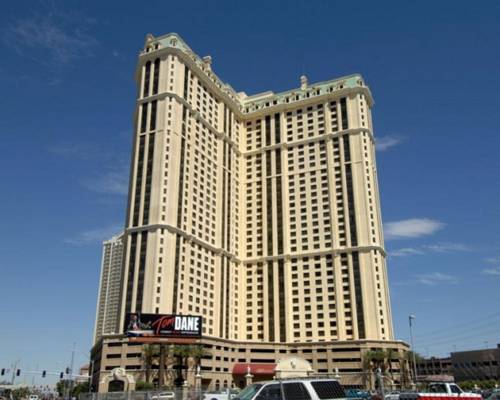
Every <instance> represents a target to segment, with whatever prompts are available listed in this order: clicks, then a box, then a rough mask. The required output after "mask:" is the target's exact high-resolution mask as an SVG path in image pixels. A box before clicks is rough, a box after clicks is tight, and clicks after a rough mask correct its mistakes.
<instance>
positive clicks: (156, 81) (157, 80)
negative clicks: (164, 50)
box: [153, 58, 160, 94]
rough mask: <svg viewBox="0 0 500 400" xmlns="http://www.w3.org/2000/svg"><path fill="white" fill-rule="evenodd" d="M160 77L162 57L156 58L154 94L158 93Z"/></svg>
mask: <svg viewBox="0 0 500 400" xmlns="http://www.w3.org/2000/svg"><path fill="white" fill-rule="evenodd" d="M159 79H160V59H159V58H157V59H156V60H155V70H154V72H153V94H157V93H158V82H159Z"/></svg>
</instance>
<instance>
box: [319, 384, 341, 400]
mask: <svg viewBox="0 0 500 400" xmlns="http://www.w3.org/2000/svg"><path fill="white" fill-rule="evenodd" d="M311 386H312V387H313V389H314V390H315V391H316V394H317V395H318V397H319V398H320V399H321V400H323V399H339V398H343V397H345V393H344V389H343V388H342V386H340V384H339V383H338V382H337V381H316V382H311Z"/></svg>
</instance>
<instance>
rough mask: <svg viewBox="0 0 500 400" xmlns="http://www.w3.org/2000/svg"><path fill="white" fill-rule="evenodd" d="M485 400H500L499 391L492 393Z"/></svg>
mask: <svg viewBox="0 0 500 400" xmlns="http://www.w3.org/2000/svg"><path fill="white" fill-rule="evenodd" d="M486 400H500V391H493V392H492V393H491V394H490V395H489V396H488V397H487V398H486Z"/></svg>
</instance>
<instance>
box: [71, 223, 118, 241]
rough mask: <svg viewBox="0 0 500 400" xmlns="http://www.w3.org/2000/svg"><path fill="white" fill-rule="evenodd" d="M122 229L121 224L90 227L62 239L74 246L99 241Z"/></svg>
mask: <svg viewBox="0 0 500 400" xmlns="http://www.w3.org/2000/svg"><path fill="white" fill-rule="evenodd" d="M122 230H123V225H121V224H113V225H109V226H106V227H103V228H96V229H90V230H86V231H83V232H80V233H79V234H77V235H76V236H74V237H70V238H66V239H64V242H65V243H69V244H73V245H76V246H84V245H88V244H95V243H101V242H103V241H105V240H107V239H110V238H111V237H112V236H114V235H116V234H118V233H119V232H120V231H122Z"/></svg>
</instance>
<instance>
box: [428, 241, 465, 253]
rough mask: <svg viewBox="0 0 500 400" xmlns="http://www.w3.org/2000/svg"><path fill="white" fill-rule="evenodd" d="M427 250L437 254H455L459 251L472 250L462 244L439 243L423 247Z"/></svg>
mask: <svg viewBox="0 0 500 400" xmlns="http://www.w3.org/2000/svg"><path fill="white" fill-rule="evenodd" d="M423 247H424V248H425V249H427V250H429V251H432V252H435V253H453V252H457V251H471V250H472V249H471V248H470V247H469V246H467V245H465V244H462V243H437V244H429V245H425V246H423Z"/></svg>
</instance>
